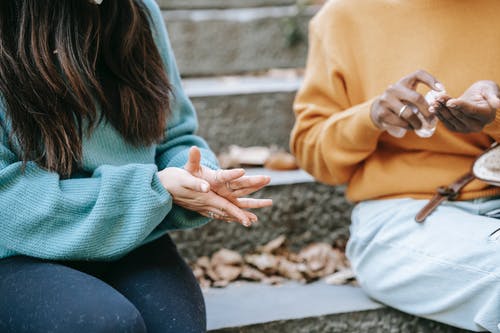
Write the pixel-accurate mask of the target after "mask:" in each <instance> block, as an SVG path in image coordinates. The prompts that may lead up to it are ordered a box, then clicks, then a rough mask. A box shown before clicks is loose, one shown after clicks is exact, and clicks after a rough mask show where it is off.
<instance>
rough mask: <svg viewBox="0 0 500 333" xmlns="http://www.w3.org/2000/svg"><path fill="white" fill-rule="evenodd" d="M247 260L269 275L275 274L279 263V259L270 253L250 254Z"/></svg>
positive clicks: (246, 257)
mask: <svg viewBox="0 0 500 333" xmlns="http://www.w3.org/2000/svg"><path fill="white" fill-rule="evenodd" d="M245 261H246V262H247V263H249V264H250V265H252V266H254V267H256V268H257V269H258V270H260V271H261V272H263V273H265V274H267V275H270V274H274V273H275V272H276V271H277V269H278V264H279V259H278V258H277V257H275V256H274V255H272V254H268V253H262V254H249V255H247V256H245Z"/></svg>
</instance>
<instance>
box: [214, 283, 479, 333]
mask: <svg viewBox="0 0 500 333" xmlns="http://www.w3.org/2000/svg"><path fill="white" fill-rule="evenodd" d="M204 294H205V295H204V296H205V301H206V305H207V319H208V330H209V332H212V333H236V332H237V333H261V332H266V333H273V332H287V333H294V332H296V333H311V332H322V333H430V332H432V333H465V332H469V331H465V330H460V329H457V328H453V327H450V326H447V325H443V324H439V323H436V322H433V321H430V320H426V319H421V318H416V317H413V316H410V315H407V314H404V313H401V312H399V311H396V310H393V309H389V308H387V307H385V306H383V305H382V304H380V303H377V302H374V301H373V300H371V299H369V298H368V297H367V296H366V295H365V294H364V293H363V291H362V290H361V289H360V288H358V287H351V286H331V285H327V284H325V283H324V282H322V281H320V282H316V283H313V284H310V285H301V284H297V283H294V282H289V283H286V284H284V285H281V286H269V285H264V284H257V283H237V284H232V285H230V286H229V287H227V288H225V289H208V290H206V291H205V293H204Z"/></svg>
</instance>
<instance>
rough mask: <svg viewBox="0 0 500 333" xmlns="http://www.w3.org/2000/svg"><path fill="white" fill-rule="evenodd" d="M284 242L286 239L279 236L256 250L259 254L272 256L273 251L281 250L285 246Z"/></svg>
mask: <svg viewBox="0 0 500 333" xmlns="http://www.w3.org/2000/svg"><path fill="white" fill-rule="evenodd" d="M285 241H286V237H285V236H283V235H281V236H279V237H278V238H275V239H273V240H272V241H270V242H269V243H267V244H266V245H263V246H259V247H258V248H257V251H258V252H260V253H269V254H273V252H274V251H276V250H277V249H279V248H281V247H282V246H283V245H284V244H285Z"/></svg>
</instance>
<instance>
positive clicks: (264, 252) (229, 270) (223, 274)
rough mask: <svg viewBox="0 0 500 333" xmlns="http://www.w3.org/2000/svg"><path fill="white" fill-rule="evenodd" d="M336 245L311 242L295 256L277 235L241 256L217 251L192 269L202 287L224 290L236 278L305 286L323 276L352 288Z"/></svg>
mask: <svg viewBox="0 0 500 333" xmlns="http://www.w3.org/2000/svg"><path fill="white" fill-rule="evenodd" d="M335 245H336V247H333V246H331V245H330V244H327V243H313V244H310V245H308V246H306V247H305V248H303V249H302V250H301V251H300V252H299V253H294V252H290V251H289V250H288V249H287V247H286V237H285V236H279V237H278V238H276V239H273V240H272V241H270V242H268V243H267V244H265V245H263V246H259V247H258V248H257V250H256V251H255V252H254V253H251V254H247V255H245V256H244V257H243V256H242V255H241V254H239V253H238V252H235V251H231V250H228V249H220V250H219V251H217V252H215V253H214V254H213V255H212V257H211V258H209V257H206V256H204V257H201V258H199V259H198V260H196V261H195V262H194V263H193V265H192V269H193V273H194V275H195V277H196V278H197V280H198V281H199V283H200V286H201V287H202V288H208V287H216V288H223V287H225V286H227V285H228V284H229V283H231V282H233V281H235V280H238V279H242V280H249V281H256V282H262V283H268V284H280V283H282V282H283V281H285V280H286V279H289V280H294V281H298V282H301V283H308V282H311V281H315V280H317V279H319V278H323V277H325V276H327V278H326V280H325V281H326V282H327V283H330V284H351V285H354V284H355V283H356V282H355V279H354V274H353V272H352V270H351V269H350V265H349V261H348V260H347V257H346V256H345V253H344V252H343V251H342V250H341V249H340V248H339V247H337V244H335Z"/></svg>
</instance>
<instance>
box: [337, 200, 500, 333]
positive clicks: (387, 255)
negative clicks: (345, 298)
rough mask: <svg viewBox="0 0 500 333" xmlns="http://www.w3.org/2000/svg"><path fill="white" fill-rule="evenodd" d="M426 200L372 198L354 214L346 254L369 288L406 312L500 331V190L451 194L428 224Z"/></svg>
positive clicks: (452, 323) (471, 328) (480, 329)
mask: <svg viewBox="0 0 500 333" xmlns="http://www.w3.org/2000/svg"><path fill="white" fill-rule="evenodd" d="M425 203H426V201H425V200H413V199H393V200H377V201H366V202H362V203H360V204H358V205H357V206H356V207H355V209H354V211H353V214H352V225H351V239H350V241H349V243H348V246H347V256H348V257H349V259H350V260H351V263H352V265H353V268H354V271H355V272H356V274H357V277H358V280H359V283H360V284H361V286H362V287H363V289H364V290H365V291H366V292H367V293H368V294H369V295H370V296H371V297H373V298H374V299H376V300H379V301H380V302H382V303H385V304H387V305H389V306H391V307H394V308H396V309H399V310H401V311H403V312H407V313H411V314H414V315H417V316H421V317H425V318H429V319H432V320H436V321H439V322H443V323H447V324H449V325H453V326H457V327H461V328H465V329H469V330H473V331H479V332H481V331H486V330H488V331H491V332H500V325H499V323H500V239H499V240H495V237H494V236H496V235H494V236H493V237H490V234H492V233H494V231H495V230H497V229H498V228H500V219H496V218H492V217H487V216H485V215H486V214H488V213H492V212H494V211H495V210H497V209H499V208H500V198H498V197H496V198H490V199H477V200H472V201H464V202H446V203H444V204H442V205H441V206H439V208H438V209H437V210H436V211H434V213H433V214H432V215H431V216H430V217H428V218H427V220H426V221H425V222H424V223H423V224H418V223H416V222H415V221H414V217H415V215H416V214H417V212H418V211H419V210H420V209H421V208H422V207H423V206H424V205H425Z"/></svg>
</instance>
